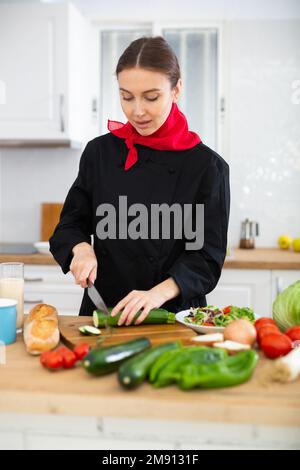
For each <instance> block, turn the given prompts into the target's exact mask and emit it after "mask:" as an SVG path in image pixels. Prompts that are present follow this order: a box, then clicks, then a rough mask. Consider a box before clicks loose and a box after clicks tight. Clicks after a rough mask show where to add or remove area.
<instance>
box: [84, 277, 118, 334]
mask: <svg viewBox="0 0 300 470" xmlns="http://www.w3.org/2000/svg"><path fill="white" fill-rule="evenodd" d="M88 296H89V298H90V299H91V301H92V302H93V304H94V305H95V307H96V308H97V309H98V310H101V312H102V313H104V315H106V316H107V317H110V313H109V311H108V308H107V306H106V304H105V302H104V300H103V299H102V297H101V295H100V294H99V292H98V291H97V289H96V287H95V286H94V284H93V283H92V282H91V281H90V280H89V281H88ZM105 327H106V330H107V331H108V332H109V333H110V334H112V331H113V329H112V327H111V326H110V325H109V323H108V321H106V322H105Z"/></svg>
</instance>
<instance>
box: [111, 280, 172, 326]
mask: <svg viewBox="0 0 300 470" xmlns="http://www.w3.org/2000/svg"><path fill="white" fill-rule="evenodd" d="M157 287H158V286H157ZM157 287H153V288H152V289H150V290H132V291H131V292H129V294H128V295H126V297H124V298H123V299H122V300H120V302H118V303H117V305H116V306H115V307H114V308H113V310H112V312H111V316H112V317H114V316H115V315H117V314H118V313H119V312H120V311H121V310H123V312H122V313H121V315H120V318H119V320H118V325H119V326H121V325H123V324H124V323H125V325H126V326H128V325H130V324H131V322H132V321H133V319H134V317H135V315H136V314H137V312H138V311H139V310H141V309H142V313H141V314H140V315H139V317H138V318H137V319H136V321H135V325H138V324H140V323H141V322H142V321H143V320H145V318H146V317H147V315H148V313H149V312H150V310H151V309H152V308H158V307H160V306H161V305H162V304H163V303H165V302H166V300H167V299H166V296H165V295H164V294H163V292H161V289H157Z"/></svg>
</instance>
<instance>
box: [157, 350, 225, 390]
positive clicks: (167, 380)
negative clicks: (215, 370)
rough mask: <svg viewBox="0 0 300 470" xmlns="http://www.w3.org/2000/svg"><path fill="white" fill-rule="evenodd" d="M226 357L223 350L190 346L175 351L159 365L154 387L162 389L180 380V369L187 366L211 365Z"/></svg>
mask: <svg viewBox="0 0 300 470" xmlns="http://www.w3.org/2000/svg"><path fill="white" fill-rule="evenodd" d="M225 357H227V352H226V351H224V350H223V349H213V348H208V347H205V346H190V347H186V348H182V350H179V351H177V354H175V353H174V354H173V355H170V356H168V357H165V359H166V360H165V361H163V364H160V367H159V368H158V371H157V373H156V375H155V379H154V384H153V385H154V387H157V388H159V387H164V386H166V385H169V384H171V383H174V382H178V381H179V380H180V379H181V375H182V368H183V367H185V366H187V365H188V364H192V365H199V364H212V363H215V362H217V361H220V360H222V359H224V358H225Z"/></svg>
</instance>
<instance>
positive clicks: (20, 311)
mask: <svg viewBox="0 0 300 470" xmlns="http://www.w3.org/2000/svg"><path fill="white" fill-rule="evenodd" d="M0 298H6V299H14V300H17V301H18V304H17V329H20V328H22V326H23V320H24V263H0Z"/></svg>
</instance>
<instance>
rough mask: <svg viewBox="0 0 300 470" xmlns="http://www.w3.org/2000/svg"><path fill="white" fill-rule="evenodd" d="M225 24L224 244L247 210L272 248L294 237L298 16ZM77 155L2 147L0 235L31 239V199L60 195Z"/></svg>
mask: <svg viewBox="0 0 300 470" xmlns="http://www.w3.org/2000/svg"><path fill="white" fill-rule="evenodd" d="M277 3H278V2H277ZM289 3H290V4H291V3H292V2H289ZM177 16H178V12H177ZM225 29H226V31H227V40H228V41H229V42H228V47H227V50H228V51H229V54H228V57H227V62H228V69H227V75H228V84H227V93H226V103H227V112H228V121H227V122H228V126H227V128H228V129H229V131H228V135H226V140H227V144H226V147H225V149H224V152H223V155H222V156H223V157H224V158H225V159H226V160H227V161H228V162H229V163H230V167H231V192H232V199H231V200H232V205H231V220H230V230H229V244H230V245H237V243H238V239H239V231H240V222H241V220H242V219H244V218H245V217H246V216H249V217H251V218H253V219H255V220H257V221H258V222H259V223H260V226H261V236H260V238H259V239H258V241H257V246H273V245H275V244H276V239H277V237H278V235H279V234H281V233H289V234H290V235H291V236H292V237H300V208H299V207H300V204H299V202H300V191H299V187H300V184H299V183H300V132H299V131H300V126H299V123H300V104H295V103H293V102H292V99H291V97H292V83H293V81H295V80H297V79H298V80H299V79H300V49H299V44H300V20H234V21H227V22H226V28H225ZM107 117H109V116H107ZM187 117H188V116H187ZM202 137H203V140H204V141H205V136H202ZM80 153H81V152H79V151H74V150H67V149H57V150H56V149H55V150H53V149H49V150H45V149H40V150H28V149H26V150H2V152H1V153H0V178H1V179H0V204H1V197H2V210H1V211H0V240H1V239H2V240H3V241H36V240H37V239H39V204H40V203H41V202H46V201H48V202H50V201H54V202H57V201H62V200H63V199H64V196H65V195H66V192H67V190H68V188H69V186H70V184H71V182H72V181H73V179H74V178H75V176H76V173H77V168H78V160H79V157H80Z"/></svg>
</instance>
